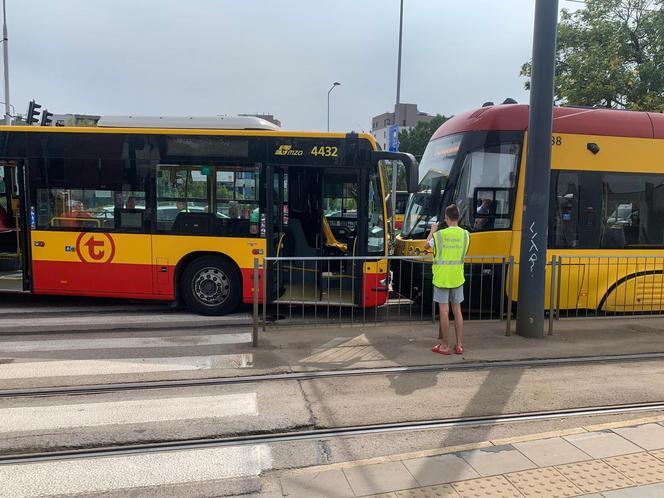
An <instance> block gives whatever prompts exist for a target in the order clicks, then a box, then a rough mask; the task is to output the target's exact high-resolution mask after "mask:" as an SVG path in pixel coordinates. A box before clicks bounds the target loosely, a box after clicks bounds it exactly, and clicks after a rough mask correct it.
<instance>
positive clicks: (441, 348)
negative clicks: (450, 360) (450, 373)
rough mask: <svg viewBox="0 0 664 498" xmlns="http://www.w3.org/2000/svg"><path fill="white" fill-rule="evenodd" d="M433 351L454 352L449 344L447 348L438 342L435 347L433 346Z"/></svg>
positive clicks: (440, 352)
mask: <svg viewBox="0 0 664 498" xmlns="http://www.w3.org/2000/svg"><path fill="white" fill-rule="evenodd" d="M431 351H433V352H434V353H438V354H444V355H448V354H452V352H451V351H450V348H449V346H448V347H447V348H445V349H443V345H442V344H436V345H435V346H434V347H432V348H431Z"/></svg>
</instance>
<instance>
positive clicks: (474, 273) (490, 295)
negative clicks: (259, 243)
mask: <svg viewBox="0 0 664 498" xmlns="http://www.w3.org/2000/svg"><path fill="white" fill-rule="evenodd" d="M518 271H519V264H518V263H515V262H514V258H513V257H504V256H472V257H466V260H465V268H464V273H465V277H466V283H465V284H464V295H465V300H464V302H463V303H462V313H463V316H464V319H467V320H468V319H469V320H477V319H482V320H504V321H505V332H506V335H511V333H512V332H511V328H512V327H511V321H512V316H513V303H512V299H513V296H515V295H516V289H515V285H516V284H517V280H518ZM253 296H254V299H253V304H254V309H253V313H254V340H253V342H254V345H256V344H257V341H258V329H259V328H262V330H263V331H265V329H266V327H267V326H268V325H280V324H281V325H288V326H293V325H296V324H297V325H309V326H310V325H319V324H324V323H326V324H337V325H338V324H343V323H358V322H359V323H361V324H364V325H366V324H373V325H376V326H378V325H380V324H386V323H398V322H412V321H425V320H427V321H428V320H431V322H435V320H436V317H437V313H438V310H437V307H436V305H435V303H434V302H433V288H432V283H431V258H430V257H429V256H413V257H411V256H389V257H326V258H281V257H280V258H273V257H271V258H264V260H263V263H262V265H261V263H260V261H259V260H258V258H256V259H255V260H254V289H253ZM263 296H268V297H269V301H270V303H271V304H269V305H268V304H267V300H265V299H263V298H262V297H263ZM261 300H262V312H260V308H259V302H260V301H261ZM543 313H544V314H545V317H546V318H548V335H552V334H553V331H554V323H555V321H556V320H559V319H560V318H579V317H597V316H617V317H626V316H648V315H664V255H661V256H652V255H628V256H552V257H551V258H550V260H549V261H548V262H547V271H546V288H545V304H544V310H543Z"/></svg>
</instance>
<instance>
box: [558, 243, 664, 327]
mask: <svg viewBox="0 0 664 498" xmlns="http://www.w3.org/2000/svg"><path fill="white" fill-rule="evenodd" d="M554 259H555V261H556V269H557V271H556V273H557V281H556V288H555V294H556V296H555V301H556V318H560V317H565V318H567V317H590V316H620V317H625V316H645V315H662V314H664V255H659V256H653V255H640V254H634V255H628V256H558V257H557V258H554Z"/></svg>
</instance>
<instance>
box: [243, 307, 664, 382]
mask: <svg viewBox="0 0 664 498" xmlns="http://www.w3.org/2000/svg"><path fill="white" fill-rule="evenodd" d="M464 327H465V332H464V347H465V352H464V354H462V355H450V356H444V355H440V354H435V353H432V352H431V347H432V346H433V345H434V344H436V343H437V342H439V341H438V339H437V335H438V329H437V324H432V323H430V322H413V323H403V324H393V325H383V324H380V325H378V326H374V325H367V326H363V327H361V326H319V327H316V328H313V327H306V326H303V327H291V328H286V327H282V326H274V327H269V328H268V329H267V331H266V332H265V333H262V332H261V335H260V339H259V348H258V349H256V350H253V351H254V368H258V369H261V368H267V369H270V368H277V369H279V366H281V367H282V368H283V367H285V366H287V365H288V366H289V368H290V369H292V370H293V371H303V370H327V369H338V368H367V367H384V366H395V365H428V364H452V363H460V362H485V361H499V360H513V359H535V358H562V357H574V356H596V355H616V354H630V353H651V352H664V317H661V318H660V317H644V318H593V319H590V318H588V319H563V320H560V321H558V322H557V324H556V332H555V334H554V335H553V336H546V337H545V338H544V339H526V338H524V337H521V336H518V335H512V336H510V337H507V336H506V335H505V323H504V322H489V321H486V322H478V321H476V322H471V321H467V322H466V323H465V325H464ZM453 345H454V333H453V331H452V333H451V344H450V346H453ZM243 373H244V374H247V373H248V372H247V371H246V370H245V371H244V372H243Z"/></svg>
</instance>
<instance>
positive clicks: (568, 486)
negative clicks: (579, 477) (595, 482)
mask: <svg viewBox="0 0 664 498" xmlns="http://www.w3.org/2000/svg"><path fill="white" fill-rule="evenodd" d="M505 477H506V478H507V480H508V481H510V482H511V483H512V484H513V485H514V487H516V488H517V489H518V490H519V491H520V492H521V493H522V494H523V495H524V496H525V497H526V498H530V497H533V498H538V497H540V496H550V497H556V498H564V497H568V496H577V495H578V494H579V493H581V490H580V489H579V488H577V487H576V486H575V485H574V484H572V482H571V481H570V480H569V479H567V478H566V477H565V476H563V475H562V474H561V473H560V472H558V471H557V470H556V469H555V468H552V467H549V468H545V469H531V470H525V471H523V472H513V473H511V474H507V475H506V476H505Z"/></svg>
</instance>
